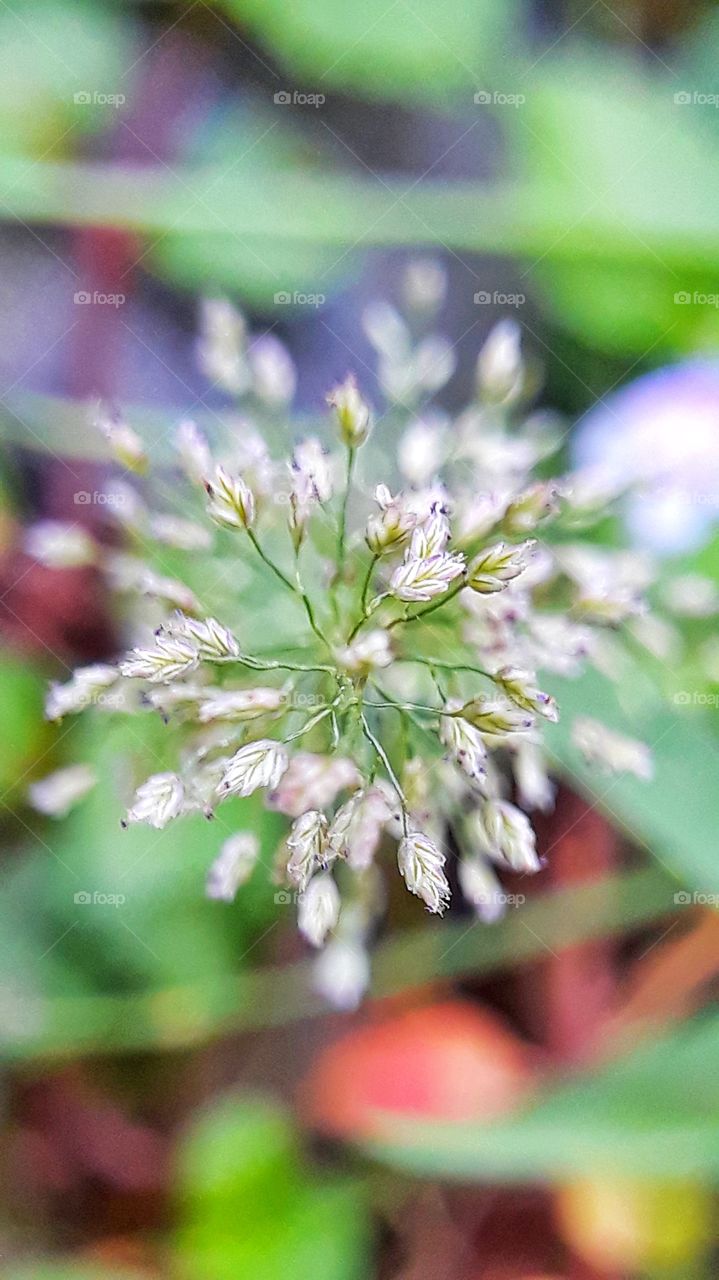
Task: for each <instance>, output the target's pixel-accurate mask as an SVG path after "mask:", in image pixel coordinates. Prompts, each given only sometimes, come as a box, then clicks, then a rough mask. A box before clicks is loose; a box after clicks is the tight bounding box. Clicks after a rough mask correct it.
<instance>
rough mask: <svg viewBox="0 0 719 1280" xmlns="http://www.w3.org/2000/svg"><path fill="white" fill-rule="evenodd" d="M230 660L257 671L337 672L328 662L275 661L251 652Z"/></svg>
mask: <svg viewBox="0 0 719 1280" xmlns="http://www.w3.org/2000/svg"><path fill="white" fill-rule="evenodd" d="M227 661H228V662H239V663H240V665H241V666H243V667H252V668H253V669H254V670H255V671H324V672H326V673H328V674H329V675H334V674H335V668H334V667H331V666H330V665H329V664H328V663H326V662H325V663H321V662H318V663H316V664H314V663H305V662H274V661H272V660H269V661H264V660H263V659H262V658H253V657H252V656H251V655H250V654H244V653H243V654H240V655H239V657H236V658H228V659H227Z"/></svg>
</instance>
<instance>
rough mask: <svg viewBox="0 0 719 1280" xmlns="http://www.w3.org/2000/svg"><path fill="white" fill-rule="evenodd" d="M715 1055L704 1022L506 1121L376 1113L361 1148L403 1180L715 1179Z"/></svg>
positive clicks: (718, 1106) (716, 1037)
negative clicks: (403, 1173)
mask: <svg viewBox="0 0 719 1280" xmlns="http://www.w3.org/2000/svg"><path fill="white" fill-rule="evenodd" d="M717 1051H719V1017H717V1016H716V1015H714V1016H712V1017H707V1018H705V1019H703V1020H700V1021H697V1022H696V1023H695V1024H690V1025H689V1026H687V1027H684V1028H682V1029H681V1030H680V1031H679V1032H677V1033H676V1034H674V1035H673V1036H670V1037H668V1038H667V1039H665V1040H664V1041H662V1042H661V1043H659V1044H657V1045H652V1046H651V1047H643V1048H641V1049H639V1050H637V1051H635V1052H634V1053H632V1054H631V1055H629V1056H628V1057H626V1058H624V1059H623V1060H621V1061H617V1062H612V1063H611V1064H610V1065H609V1066H607V1067H605V1068H604V1069H603V1070H600V1071H598V1072H595V1073H592V1074H587V1075H586V1076H583V1077H582V1078H581V1079H579V1080H578V1081H575V1082H572V1083H570V1084H568V1085H565V1086H564V1087H560V1088H558V1089H556V1091H555V1092H554V1093H552V1094H549V1095H548V1096H547V1097H546V1098H545V1099H544V1100H540V1101H539V1102H538V1103H537V1104H536V1105H535V1106H533V1107H532V1108H531V1109H530V1110H529V1111H527V1112H526V1113H525V1114H523V1115H521V1116H519V1117H517V1119H515V1120H510V1121H505V1122H501V1123H493V1124H482V1125H477V1124H471V1123H467V1122H466V1121H464V1122H463V1123H462V1124H461V1125H457V1124H427V1123H421V1122H417V1121H416V1120H414V1119H413V1121H412V1123H411V1124H409V1123H408V1122H406V1121H399V1120H398V1119H397V1118H396V1117H390V1116H389V1115H387V1114H386V1113H384V1114H383V1115H382V1116H381V1117H380V1120H379V1123H380V1124H381V1127H382V1137H381V1138H380V1139H379V1140H378V1141H377V1142H373V1143H372V1144H371V1145H370V1148H369V1149H370V1151H371V1153H372V1154H373V1155H374V1156H375V1157H376V1158H378V1159H381V1160H383V1161H385V1162H386V1163H388V1164H391V1165H393V1166H395V1167H398V1168H401V1169H405V1170H408V1171H410V1172H412V1173H415V1174H422V1175H425V1176H431V1177H441V1178H459V1179H462V1180H466V1179H477V1180H479V1181H490V1182H493V1181H498V1180H499V1181H521V1182H524V1181H528V1180H530V1181H534V1180H537V1179H562V1178H564V1177H567V1176H569V1175H574V1174H581V1175H587V1174H597V1173H600V1174H606V1175H608V1176H619V1175H623V1174H626V1175H629V1176H636V1177H645V1178H656V1179H663V1178H684V1177H690V1176H699V1177H703V1178H711V1179H712V1180H714V1181H717V1180H719V1082H718V1079H717V1073H716V1069H715V1063H716V1055H717ZM687 1082H691V1088H688V1087H687Z"/></svg>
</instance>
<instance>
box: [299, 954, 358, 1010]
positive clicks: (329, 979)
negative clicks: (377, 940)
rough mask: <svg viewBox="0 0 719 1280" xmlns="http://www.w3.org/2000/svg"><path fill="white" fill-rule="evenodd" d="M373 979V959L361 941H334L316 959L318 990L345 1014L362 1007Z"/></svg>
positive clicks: (316, 985)
mask: <svg viewBox="0 0 719 1280" xmlns="http://www.w3.org/2000/svg"><path fill="white" fill-rule="evenodd" d="M369 980H370V963H369V956H368V955H367V949H366V947H364V946H363V945H362V942H361V941H356V940H353V939H350V938H331V939H330V941H329V942H328V943H327V946H326V947H325V948H324V950H323V951H321V952H320V954H319V955H318V957H317V959H316V960H315V963H314V969H313V973H312V985H313V987H314V989H315V991H316V992H317V993H318V995H320V996H322V997H323V998H324V999H325V1000H326V1001H327V1002H328V1003H329V1004H331V1005H332V1007H333V1008H335V1009H340V1010H341V1011H342V1012H343V1013H352V1011H353V1010H354V1009H356V1008H357V1007H358V1006H359V1004H360V1003H361V1001H362V997H363V995H364V994H365V992H366V990H367V988H368V986H369Z"/></svg>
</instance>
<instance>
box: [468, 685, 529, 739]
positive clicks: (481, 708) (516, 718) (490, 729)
mask: <svg viewBox="0 0 719 1280" xmlns="http://www.w3.org/2000/svg"><path fill="white" fill-rule="evenodd" d="M458 714H459V715H461V716H462V717H463V718H464V719H465V720H468V721H469V723H470V724H472V725H474V726H475V728H476V729H479V732H480V733H482V734H484V736H485V737H487V738H490V739H492V738H494V739H497V740H498V741H504V740H506V739H507V738H510V737H511V736H512V735H514V734H518V733H527V732H528V730H530V729H531V728H533V726H534V719H533V717H532V716H531V715H529V714H528V713H527V712H526V711H524V710H520V708H519V707H517V706H514V705H512V704H511V703H508V702H501V701H500V700H499V699H498V698H487V697H486V696H485V695H484V694H479V695H478V696H477V697H476V698H472V699H470V701H469V702H465V704H464V706H463V707H462V709H461V711H460V712H458Z"/></svg>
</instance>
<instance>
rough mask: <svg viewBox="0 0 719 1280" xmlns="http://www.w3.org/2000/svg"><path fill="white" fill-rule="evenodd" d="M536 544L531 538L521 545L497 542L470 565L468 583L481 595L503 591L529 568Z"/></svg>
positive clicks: (481, 552)
mask: <svg viewBox="0 0 719 1280" xmlns="http://www.w3.org/2000/svg"><path fill="white" fill-rule="evenodd" d="M534 545H535V544H534V542H532V541H531V540H530V541H529V542H522V543H520V544H519V546H510V545H508V544H507V543H506V542H497V543H495V545H494V546H493V547H487V548H486V549H485V550H484V551H480V553H479V555H478V556H477V557H476V558H475V559H474V560H473V561H472V563H471V564H470V566H469V571H468V574H467V585H468V586H469V587H471V588H472V590H473V591H477V592H479V594H480V595H493V594H494V593H495V592H497V591H503V590H504V588H505V587H506V585H507V583H508V582H513V581H514V579H515V578H518V577H519V575H520V573H523V572H524V570H525V569H526V568H527V565H528V563H529V557H530V554H531V552H532V548H533V547H534Z"/></svg>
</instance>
